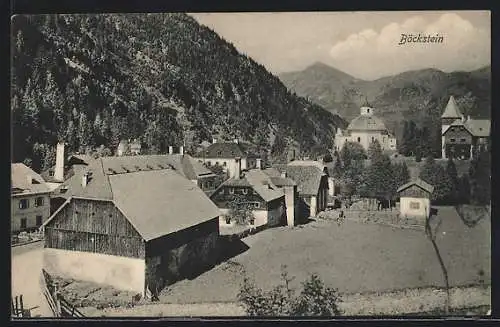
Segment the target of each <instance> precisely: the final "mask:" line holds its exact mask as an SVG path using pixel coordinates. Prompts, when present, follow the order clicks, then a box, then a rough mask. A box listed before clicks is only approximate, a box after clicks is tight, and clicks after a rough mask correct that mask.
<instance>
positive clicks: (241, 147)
mask: <svg viewBox="0 0 500 327" xmlns="http://www.w3.org/2000/svg"><path fill="white" fill-rule="evenodd" d="M194 157H195V158H196V159H198V160H199V161H200V162H201V163H203V164H205V165H206V166H208V167H210V166H219V167H221V168H222V170H223V171H225V172H226V173H227V174H228V176H229V177H230V178H232V177H235V174H236V171H235V168H234V167H236V161H235V158H236V157H238V158H241V159H240V160H241V162H240V163H239V164H240V165H241V170H247V169H251V168H255V167H256V164H257V161H256V159H257V156H256V155H254V154H253V153H251V151H249V147H248V145H246V144H243V143H241V142H240V141H239V140H238V139H234V141H233V142H218V141H217V139H213V142H212V144H211V145H210V146H208V147H207V148H206V149H204V150H202V151H201V152H198V153H197V154H196V155H194Z"/></svg>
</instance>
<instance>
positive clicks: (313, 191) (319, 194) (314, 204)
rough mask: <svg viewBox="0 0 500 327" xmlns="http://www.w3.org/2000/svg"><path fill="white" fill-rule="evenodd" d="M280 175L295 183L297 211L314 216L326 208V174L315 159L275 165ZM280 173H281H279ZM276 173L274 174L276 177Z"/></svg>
mask: <svg viewBox="0 0 500 327" xmlns="http://www.w3.org/2000/svg"><path fill="white" fill-rule="evenodd" d="M273 168H275V170H276V171H279V172H280V176H285V177H287V178H290V179H291V180H293V181H294V182H295V183H297V191H298V194H299V199H300V201H299V208H300V209H299V211H300V212H304V211H306V213H307V214H308V215H309V216H310V217H315V216H316V215H317V214H318V213H319V212H321V211H323V210H325V209H326V206H327V202H328V189H329V187H328V174H327V173H326V172H325V167H324V166H323V165H322V164H321V163H318V162H315V161H304V162H299V161H292V162H290V163H289V164H287V165H275V166H274V167H273ZM281 173H282V174H283V175H281ZM277 175H278V174H277V173H275V176H276V177H277Z"/></svg>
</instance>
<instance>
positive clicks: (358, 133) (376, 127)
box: [335, 103, 396, 151]
mask: <svg viewBox="0 0 500 327" xmlns="http://www.w3.org/2000/svg"><path fill="white" fill-rule="evenodd" d="M374 114H375V109H374V108H372V107H371V106H370V105H369V104H368V103H366V104H365V105H364V106H363V107H361V112H360V115H359V116H358V117H356V118H354V119H353V120H352V121H351V123H350V124H349V126H347V129H346V130H342V129H340V128H337V133H336V135H335V149H336V150H337V151H340V150H341V149H342V147H343V146H344V144H345V143H347V142H358V143H359V144H361V145H362V146H363V148H364V149H365V151H368V148H369V147H370V144H371V143H372V142H374V141H375V140H377V141H378V142H379V143H380V145H381V147H382V150H385V151H395V150H396V137H395V136H394V134H393V133H391V132H390V131H389V130H388V129H387V128H386V126H385V124H384V122H383V121H382V120H381V119H380V118H378V117H377V116H375V115H374Z"/></svg>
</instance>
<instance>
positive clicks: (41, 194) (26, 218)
mask: <svg viewBox="0 0 500 327" xmlns="http://www.w3.org/2000/svg"><path fill="white" fill-rule="evenodd" d="M49 193H50V189H49V187H48V186H47V185H46V184H45V181H44V180H43V178H42V177H41V176H40V175H39V174H37V173H35V172H34V171H33V170H32V169H31V168H29V167H27V166H26V165H24V164H22V163H13V164H11V193H10V194H11V195H10V196H11V201H10V203H11V211H10V212H11V213H10V229H11V233H15V234H17V233H19V232H23V231H31V230H36V229H38V228H39V227H40V226H42V224H43V223H44V222H45V221H46V220H47V219H48V218H49V216H50V201H49Z"/></svg>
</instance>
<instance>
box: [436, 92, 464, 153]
mask: <svg viewBox="0 0 500 327" xmlns="http://www.w3.org/2000/svg"><path fill="white" fill-rule="evenodd" d="M462 118H463V116H462V114H461V113H460V110H459V109H458V105H457V103H456V102H455V98H454V97H453V95H452V96H450V99H449V100H448V104H447V105H446V108H445V109H444V112H443V114H442V115H441V157H442V158H443V159H446V142H445V137H444V132H446V130H447V129H448V127H450V125H451V124H452V123H453V122H454V121H456V120H457V119H462Z"/></svg>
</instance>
